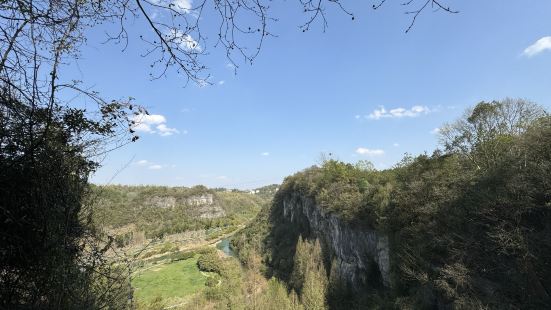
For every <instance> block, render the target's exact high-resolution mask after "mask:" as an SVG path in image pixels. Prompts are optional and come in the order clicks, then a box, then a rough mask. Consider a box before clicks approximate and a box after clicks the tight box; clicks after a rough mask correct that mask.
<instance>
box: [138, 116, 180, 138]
mask: <svg viewBox="0 0 551 310" xmlns="http://www.w3.org/2000/svg"><path fill="white" fill-rule="evenodd" d="M132 120H133V121H134V125H133V126H132V130H135V131H138V132H145V133H151V134H153V133H157V134H159V135H160V136H163V137H164V136H171V135H173V134H177V133H180V132H179V131H178V129H176V128H170V127H168V126H167V125H166V117H164V116H163V115H160V114H143V113H140V114H138V115H134V117H133V118H132ZM185 133H187V131H185Z"/></svg>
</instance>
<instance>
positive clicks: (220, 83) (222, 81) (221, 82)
mask: <svg viewBox="0 0 551 310" xmlns="http://www.w3.org/2000/svg"><path fill="white" fill-rule="evenodd" d="M225 83H226V81H224V80H221V81H218V85H224V84H225Z"/></svg>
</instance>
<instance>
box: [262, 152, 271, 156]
mask: <svg viewBox="0 0 551 310" xmlns="http://www.w3.org/2000/svg"><path fill="white" fill-rule="evenodd" d="M260 155H262V156H270V152H263V153H261V154H260Z"/></svg>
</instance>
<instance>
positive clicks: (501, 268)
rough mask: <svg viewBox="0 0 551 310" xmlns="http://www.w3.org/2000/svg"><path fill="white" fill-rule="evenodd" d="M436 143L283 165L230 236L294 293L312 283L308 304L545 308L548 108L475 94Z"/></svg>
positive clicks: (550, 209) (548, 287)
mask: <svg viewBox="0 0 551 310" xmlns="http://www.w3.org/2000/svg"><path fill="white" fill-rule="evenodd" d="M441 144H442V148H441V149H439V150H436V151H434V153H433V154H430V155H429V154H422V155H419V156H415V157H412V156H407V155H406V156H405V157H404V158H403V160H402V161H401V162H400V163H398V164H397V165H396V166H395V167H393V168H392V169H388V170H384V171H377V170H375V169H373V168H372V165H369V164H366V163H365V162H364V163H362V162H360V163H359V164H357V165H352V164H347V163H343V162H339V161H336V160H328V161H325V162H324V163H323V164H321V165H320V166H314V167H311V168H308V169H306V170H304V171H302V172H299V173H297V174H295V175H293V176H290V177H288V178H286V180H285V182H284V183H283V184H282V186H281V187H280V190H279V191H278V193H277V194H276V197H275V198H274V200H273V203H272V204H271V205H269V206H267V207H266V208H264V209H263V210H262V211H261V212H260V214H259V215H258V217H257V218H256V219H255V221H254V222H253V223H252V224H251V225H250V226H249V227H247V228H246V229H245V230H243V231H241V232H240V233H239V234H238V235H236V236H235V237H234V238H233V241H232V242H233V245H234V246H235V248H237V249H238V251H239V256H240V257H241V259H242V260H243V261H244V262H246V258H247V257H248V256H249V255H250V253H255V252H258V253H261V255H262V261H263V262H264V264H265V269H264V273H265V274H266V275H267V276H268V277H271V276H275V277H277V278H279V279H282V280H283V281H284V282H285V283H287V285H288V286H289V289H290V290H291V291H292V292H296V293H297V294H298V295H299V296H301V300H302V302H303V303H304V302H306V301H308V300H311V295H312V292H311V285H312V283H316V287H317V288H318V290H317V295H318V301H319V300H321V303H319V304H318V305H320V306H319V307H314V308H311V307H306V308H307V309H322V308H325V307H329V308H331V309H352V308H357V309H366V308H368V309H434V308H439V309H545V308H549V307H551V298H550V294H551V280H550V279H551V117H549V115H548V113H547V112H545V111H544V110H543V109H542V108H541V107H539V106H537V105H535V104H532V103H530V102H526V101H523V100H512V99H506V100H503V101H499V102H482V103H479V104H478V105H476V106H475V107H474V108H473V109H470V110H469V111H467V112H466V114H465V115H464V117H462V118H461V119H459V120H458V121H456V122H454V123H451V124H448V125H446V126H444V127H443V128H442V130H441ZM324 228H326V229H324ZM332 230H333V231H332ZM328 231H331V232H334V233H332V234H329V233H328ZM357 231H361V232H362V233H356V232H357ZM350 232H354V234H351V233H350ZM346 234H349V236H352V237H350V238H356V239H354V240H352V242H351V244H347V240H349V239H347V238H343V236H342V235H346ZM362 235H363V236H370V237H369V238H367V239H365V240H364V239H362V237H361V236H362ZM303 239H304V240H303ZM336 241H338V242H336ZM305 244H320V246H319V247H320V248H321V252H320V253H321V254H319V256H321V258H318V259H317V260H318V261H322V262H323V263H322V264H321V265H319V264H318V265H316V264H315V263H309V264H310V265H311V264H314V265H316V266H318V267H312V268H306V269H305V268H304V264H305V262H306V261H308V259H307V258H305V257H310V258H309V259H310V260H311V259H314V260H316V258H312V256H316V255H314V254H315V253H316V251H315V250H312V249H311V248H308V247H311V246H312V245H310V246H305ZM362 244H365V250H363V248H361V247H362ZM308 253H310V254H311V255H310V256H309V255H308ZM386 256H388V262H389V265H388V266H385V264H386V263H387V260H386V259H385V257H386ZM387 267H388V268H387ZM385 277H386V278H388V281H386V279H385ZM320 294H321V295H322V297H321V299H319V298H320V297H319V295H320Z"/></svg>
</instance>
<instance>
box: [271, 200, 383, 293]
mask: <svg viewBox="0 0 551 310" xmlns="http://www.w3.org/2000/svg"><path fill="white" fill-rule="evenodd" d="M282 207H283V218H284V220H286V221H288V222H289V223H291V225H304V224H306V226H307V227H306V228H307V230H305V231H304V232H305V233H307V234H308V235H309V237H310V238H317V239H319V240H320V241H321V242H322V245H323V246H324V248H325V250H326V252H327V255H328V256H329V259H330V260H331V261H334V262H335V263H336V267H337V271H338V273H339V277H340V278H341V279H344V280H345V281H346V282H347V283H348V284H349V285H350V287H351V288H361V287H365V286H367V285H370V284H371V285H372V284H373V283H369V281H378V280H379V279H373V277H371V279H370V277H369V275H370V274H372V272H371V270H370V269H371V268H372V267H373V263H375V266H376V267H377V270H378V271H379V274H380V280H382V284H383V285H384V286H385V287H390V285H391V282H390V258H389V251H390V250H389V241H388V237H387V236H386V235H385V234H383V233H379V232H377V231H375V230H373V229H367V228H364V227H360V226H357V225H350V224H349V223H346V222H345V221H343V220H342V219H341V218H340V217H339V216H338V215H336V214H335V213H330V212H327V211H325V210H323V209H322V208H321V207H319V206H317V205H316V203H315V201H314V200H313V199H311V198H308V197H303V196H301V195H297V194H294V195H290V196H288V197H286V198H284V200H283V203H282Z"/></svg>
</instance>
